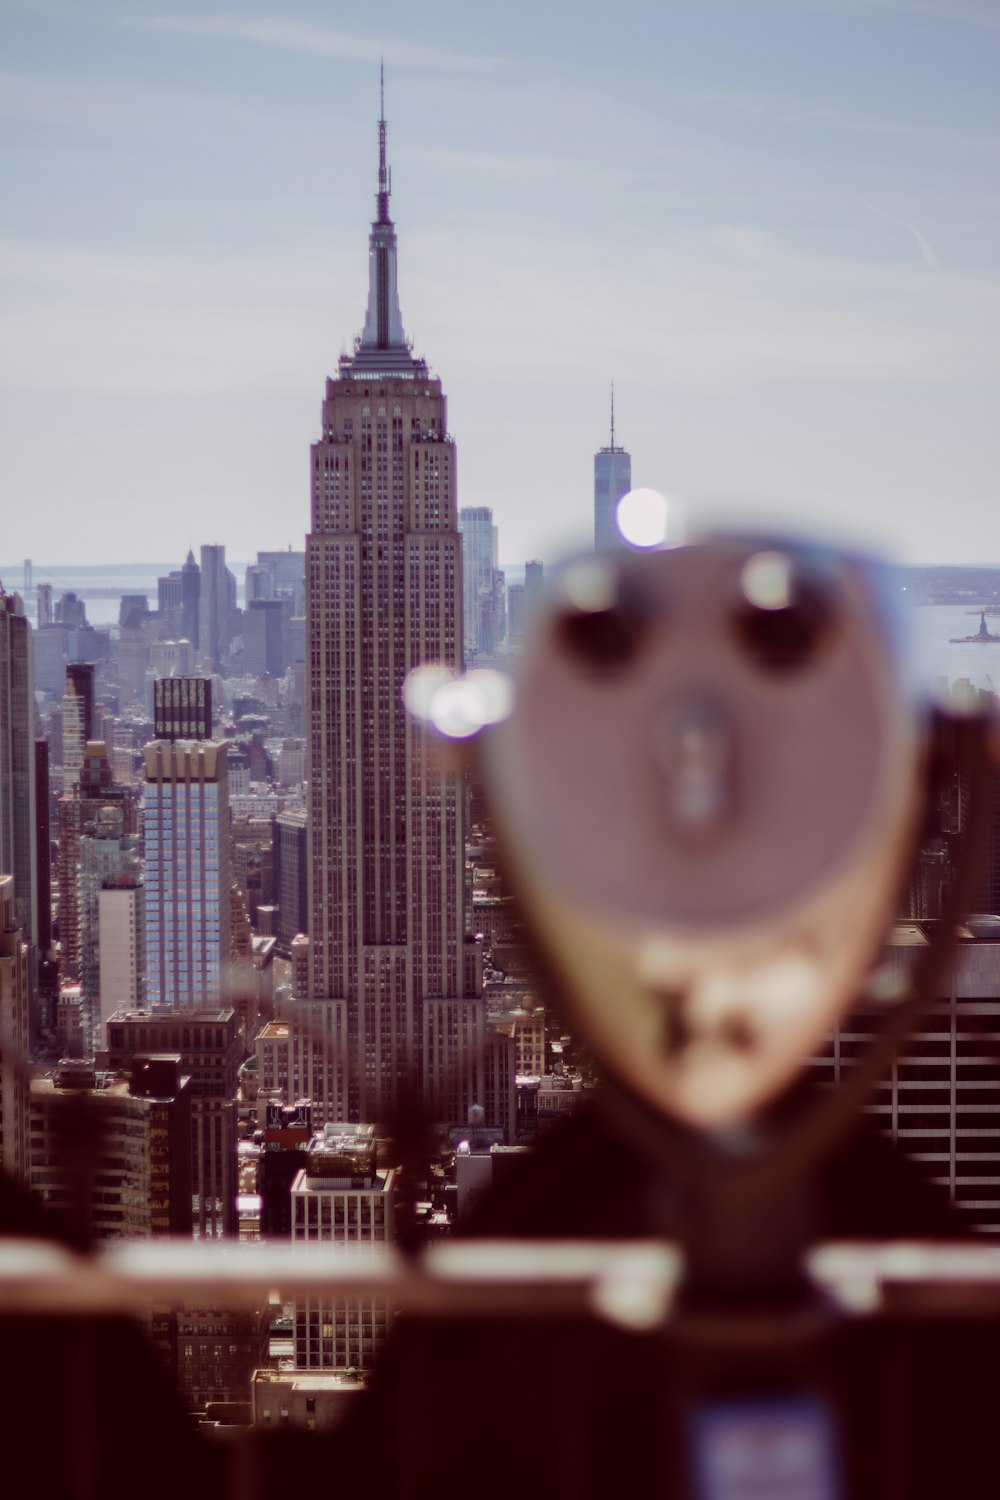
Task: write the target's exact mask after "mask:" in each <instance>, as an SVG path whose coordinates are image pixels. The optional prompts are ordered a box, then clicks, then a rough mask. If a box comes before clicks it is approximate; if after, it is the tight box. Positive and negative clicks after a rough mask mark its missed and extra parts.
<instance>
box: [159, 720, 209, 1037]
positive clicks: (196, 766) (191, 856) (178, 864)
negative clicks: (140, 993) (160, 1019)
mask: <svg viewBox="0 0 1000 1500" xmlns="http://www.w3.org/2000/svg"><path fill="white" fill-rule="evenodd" d="M144 753H145V763H146V799H145V805H144V812H143V829H144V833H145V847H146V886H145V898H146V1000H147V1004H149V1005H150V1006H154V1005H166V1006H169V1007H170V1008H171V1009H173V1010H191V1009H194V1008H204V1007H217V1006H218V1004H219V1002H220V999H221V998H222V996H223V995H224V994H225V993H226V989H227V986H228V982H229V961H230V922H229V888H230V885H231V879H230V868H229V790H228V782H227V776H226V771H227V761H226V755H227V747H226V746H225V745H224V744H215V743H213V742H212V741H211V740H173V741H170V742H168V741H165V740H156V741H154V743H153V744H151V745H147V746H146V749H145V752H144Z"/></svg>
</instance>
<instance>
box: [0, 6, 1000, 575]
mask: <svg viewBox="0 0 1000 1500" xmlns="http://www.w3.org/2000/svg"><path fill="white" fill-rule="evenodd" d="M214 3H216V4H217V5H218V8H217V9H215V8H213V0H200V3H193V0H158V3H155V0H151V3H145V4H144V3H140V0H69V3H47V0H24V3H22V4H18V3H11V0H6V3H4V0H0V24H2V37H0V57H2V58H3V63H2V69H3V75H2V79H0V116H2V164H0V174H2V175H0V201H2V203H3V205H4V212H3V216H2V231H0V286H2V295H3V327H2V345H0V382H2V402H0V406H2V427H0V442H2V448H0V451H2V473H0V486H2V488H0V516H2V527H0V561H2V562H4V563H7V564H10V563H12V562H15V561H18V562H19V561H20V559H21V558H22V557H24V556H32V557H33V558H34V559H35V561H36V567H37V565H38V564H44V563H45V562H46V561H47V562H50V563H53V564H54V563H63V562H70V561H79V562H99V561H102V560H109V561H126V560H131V559H137V560H138V559H143V560H146V559H157V560H159V559H163V560H168V559H174V560H176V559H179V558H180V557H181V556H182V555H183V553H184V552H185V551H186V550H187V548H188V547H189V546H194V547H195V548H197V546H198V545H200V544H201V543H203V542H217V541H222V542H224V543H225V544H226V546H227V548H228V550H229V553H230V555H231V556H233V557H234V558H241V559H242V558H246V557H247V556H249V555H250V554H251V553H252V552H253V551H255V550H256V549H257V548H263V547H281V546H287V545H288V544H289V543H291V544H293V545H294V546H296V547H299V546H301V545H302V537H303V533H304V531H305V529H306V526H307V524H308V449H309V443H310V442H311V441H313V440H314V439H315V438H316V437H317V436H318V433H319V411H320V401H321V397H322V392H323V381H324V378H325V376H326V375H327V374H330V373H332V372H333V371H334V369H335V366H336V361H337V356H338V355H339V354H340V352H341V351H342V350H343V349H345V348H347V347H348V346H349V344H350V341H351V339H352V338H353V336H354V334H355V333H356V332H358V331H359V329H360V324H361V321H362V317H363V313H364V306H365V298H366V291H367V268H366V261H367V234H368V226H369V221H370V219H371V217H372V214H373V211H374V203H373V190H374V174H375V152H376V135H375V120H376V117H377V113H378V60H379V56H380V54H383V53H384V55H385V65H386V103H387V114H388V118H389V149H390V159H391V163H392V169H393V197H392V213H393V217H394V219H395V221H396V225H397V229H398V232H399V281H400V294H401V301H402V307H403V316H404V322H405V324H406V329H407V333H408V334H409V336H410V337H411V338H412V339H413V340H414V343H415V346H416V351H417V352H418V353H419V354H421V355H423V356H424V357H425V358H426V359H427V360H428V361H429V363H430V364H431V366H432V368H433V369H434V371H435V372H436V373H438V374H439V375H440V376H441V377H442V379H443V381H444V385H445V390H446V392H447V393H448V397H449V419H450V426H451V429H452V432H453V434H454V436H455V437H456V439H457V441H458V453H459V503H460V504H463V505H484V504H485V505H491V506H493V507H494V511H495V515H496V520H497V522H498V524H499V526H500V536H501V546H500V551H501V556H502V558H503V559H504V560H506V561H510V562H519V561H521V560H523V559H524V558H525V557H530V556H535V555H543V556H551V555H553V554H554V553H556V552H557V551H558V550H560V549H561V548H562V546H563V545H565V544H567V543H569V542H570V541H571V540H572V538H573V536H574V534H575V535H576V536H577V537H578V538H579V537H583V538H584V539H586V538H587V537H588V536H589V534H590V528H591V524H592V488H593V478H592V473H593V469H592V465H593V452H594V449H595V448H596V447H598V446H599V445H600V444H601V443H602V442H605V441H606V440H607V407H608V383H609V381H610V379H611V378H612V377H613V378H614V381H615V388H616V392H617V412H618V436H619V439H620V441H622V442H623V443H624V444H625V445H626V446H627V447H628V448H629V449H630V450H631V452H632V456H633V480H634V482H635V483H637V484H645V485H652V486H655V487H657V488H661V489H665V490H668V491H671V492H676V493H680V494H682V495H684V496H687V497H689V498H690V499H691V500H692V501H693V502H694V503H695V505H696V506H699V507H701V508H702V509H706V508H707V509H709V510H711V511H716V510H718V509H720V508H721V509H723V510H725V511H727V512H729V513H737V514H740V515H750V516H758V517H760V516H763V517H765V518H770V519H773V518H780V517H784V516H786V515H789V514H792V515H797V516H798V517H799V518H801V520H802V521H804V522H805V523H806V524H807V525H810V526H813V527H815V526H817V525H818V526H821V527H822V528H823V529H824V530H825V531H828V532H829V531H830V530H833V531H837V530H842V531H846V533H847V534H848V535H849V536H852V537H854V538H861V539H863V540H869V541H871V542H874V543H875V544H877V545H879V546H881V547H883V548H885V549H888V550H889V551H891V552H893V553H895V554H896V555H897V556H900V557H902V558H904V559H907V560H913V561H961V560H977V561H992V562H996V563H1000V505H998V500H1000V406H998V401H997V396H998V392H1000V199H998V192H997V188H998V183H1000V86H998V81H1000V0H645V3H641V0H618V3H616V4H609V3H607V0H602V3H600V4H591V3H589V0H577V3H573V4H545V3H544V0H532V3H526V0H505V3H504V4H503V5H495V4H490V5H486V4H482V3H478V0H422V3H420V4H414V3H412V0H408V3H405V4H404V3H400V0H379V4H378V5H374V4H372V5H369V6H363V7H362V6H358V5H356V4H355V5H351V6H348V5H346V4H339V3H336V0H326V3H311V0H299V3H297V0H291V3H284V0H271V3H242V4H236V3H233V4H231V5H229V6H228V7H227V5H226V0H214ZM36 576H38V575H37V572H36ZM13 581H15V582H16V579H15V580H13Z"/></svg>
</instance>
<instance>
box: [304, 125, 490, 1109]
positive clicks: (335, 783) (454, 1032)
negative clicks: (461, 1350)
mask: <svg viewBox="0 0 1000 1500" xmlns="http://www.w3.org/2000/svg"><path fill="white" fill-rule="evenodd" d="M385 140H386V137H385V117H384V110H383V112H382V118H381V119H380V120H379V175H378V192H377V196H376V216H375V220H374V222H373V224H372V228H371V235H370V238H369V256H368V262H369V292H368V307H367V313H366V317H365V323H364V330H363V332H362V334H361V336H360V338H359V339H358V340H357V342H356V344H355V348H354V352H353V354H349V355H343V356H342V357H341V359H340V364H339V368H338V372H337V375H336V376H335V377H334V378H332V379H328V380H327V383H326V396H325V400H324V402H323V412H322V424H323V426H322V436H321V438H320V440H319V442H317V443H315V444H314V445H313V448H312V530H311V533H310V535H309V537H308V538H307V551H306V578H307V622H308V623H307V629H308V642H309V644H308V664H309V673H310V698H309V701H310V719H309V755H310V774H309V836H310V859H309V877H310V925H309V936H310V944H309V952H310V960H309V972H310V980H309V991H310V995H311V997H312V1000H313V1002H314V1003H315V1002H316V1001H321V1002H327V1001H333V1002H334V1004H333V1005H332V1006H329V1007H328V1009H329V1011H330V1014H331V1015H334V1016H338V1017H343V1015H344V1014H345V1012H346V1021H347V1031H348V1055H349V1063H350V1067H349V1074H350V1080H351V1081H350V1098H349V1100H348V1101H347V1110H348V1113H347V1114H346V1115H345V1114H343V1113H341V1115H340V1118H341V1119H343V1118H350V1119H353V1120H380V1119H383V1118H384V1117H385V1113H386V1111H387V1110H388V1109H390V1108H391V1107H392V1105H393V1102H394V1100H396V1099H397V1098H398V1097H399V1093H400V1089H401V1088H402V1087H403V1086H404V1085H405V1084H406V1083H412V1084H414V1085H415V1086H417V1087H418V1088H420V1089H421V1090H422V1092H423V1094H424V1097H425V1099H426V1100H427V1102H428V1104H429V1107H430V1108H431V1109H432V1110H434V1111H438V1112H439V1113H438V1115H437V1117H438V1118H444V1119H449V1118H452V1114H451V1110H452V1109H453V1107H454V1102H455V1092H456V1091H455V1089H453V1088H450V1087H448V1085H449V1084H450V1082H451V1080H452V1077H453V1075H454V1076H458V1075H460V1076H461V1079H462V1085H461V1087H460V1088H459V1089H458V1093H459V1094H460V1095H461V1097H462V1099H463V1100H464V1106H460V1107H466V1108H467V1107H468V1105H471V1104H472V1103H473V1102H481V1093H482V1087H483V1084H482V1064H481V1059H480V1052H481V1044H482V1042H483V1040H484V1026H485V1021H484V1016H483V1001H482V996H481V994H480V993H478V988H479V987H478V983H477V978H478V950H477V948H476V947H475V944H474V942H473V940H472V938H471V936H470V934H471V907H470V904H469V901H468V897H467V891H466V878H465V869H464V857H463V830H462V802H461V796H460V790H459V787H458V784H457V782H456V780H455V779H454V778H453V777H451V776H447V775H444V774H442V773H441V772H440V771H439V770H437V769H435V767H434V766H433V764H432V761H431V758H430V757H429V755H428V752H427V748H426V746H425V743H424V739H423V734H422V731H421V730H420V729H419V728H418V727H416V726H415V725H414V724H413V723H412V722H411V721H410V720H409V719H408V717H407V715H406V713H405V711H404V708H403V704H402V697H401V691H402V685H403V680H404V678H405V677H406V674H407V672H409V671H410V669H411V668H412V667H414V666H416V665H417V664H418V663H421V662H425V661H441V662H446V663H449V664H451V665H453V666H456V667H460V666H461V664H462V599H461V589H462V557H461V538H460V536H459V533H458V527H457V512H456V501H455V445H454V442H453V441H452V439H451V438H450V437H449V435H448V423H447V409H446V403H445V397H444V394H443V392H442V389H441V382H440V380H438V379H437V378H436V377H434V376H432V375H430V374H429V372H428V368H427V365H426V363H425V361H424V360H422V359H418V358H417V357H416V356H415V355H414V354H413V351H412V349H411V346H410V345H409V343H408V342H407V340H406V337H405V334H404V332H403V321H402V316H401V313H400V308H399V299H398V296H397V292H396V231H395V228H394V225H393V222H392V220H391V218H390V217H389V173H388V168H387V166H386V150H385ZM442 1027H443V1031H441V1030H440V1028H442ZM428 1028H430V1032H432V1033H433V1036H431V1035H430V1033H429V1031H428ZM470 1032H471V1034H472V1035H473V1037H474V1039H475V1044H474V1045H473V1046H471V1047H470V1045H469V1036H470ZM448 1070H450V1071H448ZM446 1072H447V1077H446V1076H445V1075H446ZM445 1111H447V1113H445ZM316 1123H317V1124H322V1123H324V1122H323V1121H322V1120H317V1121H316Z"/></svg>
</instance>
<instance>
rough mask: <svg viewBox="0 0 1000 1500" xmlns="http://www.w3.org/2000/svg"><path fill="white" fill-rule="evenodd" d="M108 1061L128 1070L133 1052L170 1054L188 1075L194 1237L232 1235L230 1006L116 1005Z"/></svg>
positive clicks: (235, 1067) (234, 1036) (234, 1057)
mask: <svg viewBox="0 0 1000 1500" xmlns="http://www.w3.org/2000/svg"><path fill="white" fill-rule="evenodd" d="M107 1038H108V1066H109V1068H112V1069H114V1070H115V1071H116V1072H120V1073H131V1071H132V1067H133V1060H134V1059H135V1058H136V1056H137V1054H146V1053H177V1054H178V1055H179V1056H180V1058H181V1066H182V1071H183V1072H184V1073H186V1074H188V1075H189V1077H190V1079H191V1193H192V1213H193V1222H194V1234H195V1238H196V1239H206V1238H207V1239H215V1238H218V1237H220V1236H228V1235H233V1234H235V1233H236V1229H237V1218H236V1192H237V1175H236V1092H237V1089H238V1087H239V1068H240V1064H241V1063H242V1062H243V1058H244V1049H243V1029H242V1027H241V1026H240V1023H239V1017H238V1016H237V1014H236V1012H235V1010H233V1008H232V1006H226V1007H224V1008H219V1007H216V1008H214V1009H212V1008H210V1009H203V1010H187V1011H184V1012H183V1013H180V1014H179V1013H177V1012H174V1011H164V1010H160V1011H154V1012H151V1013H146V1014H134V1013H126V1012H124V1011H116V1012H115V1014H114V1015H113V1016H111V1017H109V1019H108V1023H107Z"/></svg>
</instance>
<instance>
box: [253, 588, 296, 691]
mask: <svg viewBox="0 0 1000 1500" xmlns="http://www.w3.org/2000/svg"><path fill="white" fill-rule="evenodd" d="M290 618H291V615H290V613H289V601H288V600H287V599H251V600H250V601H249V603H248V604H247V607H246V610H245V612H244V615H243V669H244V671H245V672H246V673H247V675H248V676H253V677H263V675H264V674H265V672H266V673H269V674H270V675H271V676H272V677H281V676H282V675H283V674H284V671H285V666H286V664H287V663H286V660H285V651H286V641H287V638H288V622H289V620H290Z"/></svg>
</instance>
